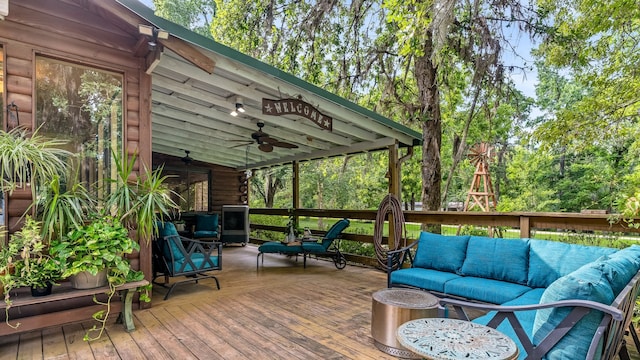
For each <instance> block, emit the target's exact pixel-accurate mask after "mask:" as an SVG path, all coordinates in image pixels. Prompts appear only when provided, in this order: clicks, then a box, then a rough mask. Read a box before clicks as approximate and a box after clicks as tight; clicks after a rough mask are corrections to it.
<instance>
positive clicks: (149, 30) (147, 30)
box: [138, 24, 169, 51]
mask: <svg viewBox="0 0 640 360" xmlns="http://www.w3.org/2000/svg"><path fill="white" fill-rule="evenodd" d="M138 33H140V34H141V35H146V36H148V37H149V42H148V45H149V51H153V50H155V49H156V46H157V45H158V39H162V40H166V39H168V38H169V32H168V31H166V30H162V29H158V28H157V27H155V26H149V25H144V24H138Z"/></svg>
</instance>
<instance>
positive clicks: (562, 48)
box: [536, 0, 640, 149]
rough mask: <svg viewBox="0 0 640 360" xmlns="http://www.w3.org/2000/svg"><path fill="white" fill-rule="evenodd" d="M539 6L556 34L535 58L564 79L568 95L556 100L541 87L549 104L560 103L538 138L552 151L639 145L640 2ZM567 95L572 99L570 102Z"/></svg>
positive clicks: (547, 1) (582, 0)
mask: <svg viewBox="0 0 640 360" xmlns="http://www.w3.org/2000/svg"><path fill="white" fill-rule="evenodd" d="M539 6H540V8H541V10H542V11H541V14H546V19H545V21H547V22H548V23H549V24H550V25H551V26H553V29H554V31H553V32H552V33H550V36H549V37H548V38H547V39H546V41H545V42H544V43H543V44H542V45H541V46H540V48H539V49H538V51H537V55H538V57H539V59H541V61H543V64H544V66H545V67H548V68H550V69H552V71H553V72H555V73H557V74H558V73H562V74H564V77H563V78H562V81H563V82H564V84H563V85H562V88H563V89H564V92H562V93H558V92H555V93H556V94H557V95H558V96H553V95H552V94H553V93H554V92H553V91H549V86H547V87H546V88H541V91H542V92H545V93H547V94H549V96H548V97H549V98H550V99H552V100H554V101H558V100H560V101H558V104H557V105H559V106H557V109H555V111H554V112H553V113H550V114H549V117H548V119H546V120H547V121H545V123H544V124H543V125H542V126H541V127H540V128H539V129H537V130H536V136H537V137H538V138H539V139H541V140H543V141H544V142H545V143H546V144H548V145H549V146H554V145H555V144H560V145H561V146H569V147H573V148H578V149H580V148H581V147H583V146H590V145H592V144H599V145H604V144H607V143H610V142H617V141H618V140H620V139H634V142H636V143H637V142H638V140H637V139H638V131H639V130H638V122H639V121H640V115H639V113H638V110H640V101H638V93H639V91H640V74H638V71H637V69H638V67H639V66H640V52H639V51H638V48H637V46H638V36H639V35H640V23H639V22H638V20H637V19H639V18H640V7H638V4H637V2H636V1H629V0H613V1H600V2H598V1H592V0H576V1H564V2H558V1H550V0H545V1H541V2H540V3H539ZM542 80H543V81H544V80H545V79H544V78H542ZM548 84H549V83H547V85H548ZM539 95H540V94H539ZM566 95H569V96H570V99H569V101H566V98H565V96H566Z"/></svg>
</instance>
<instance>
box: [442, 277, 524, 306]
mask: <svg viewBox="0 0 640 360" xmlns="http://www.w3.org/2000/svg"><path fill="white" fill-rule="evenodd" d="M530 290H531V288H529V287H527V286H525V285H520V284H514V283H510V282H505V281H501V280H493V279H485V278H479V277H473V276H465V277H460V278H458V279H453V280H451V281H447V282H446V283H445V284H444V293H445V294H447V295H455V296H462V297H465V298H469V299H474V300H478V301H483V302H488V303H492V304H502V303H505V302H507V301H510V300H513V299H515V298H517V297H518V296H520V295H522V294H524V293H526V292H528V291H530Z"/></svg>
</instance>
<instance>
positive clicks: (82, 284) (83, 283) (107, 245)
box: [50, 215, 149, 340]
mask: <svg viewBox="0 0 640 360" xmlns="http://www.w3.org/2000/svg"><path fill="white" fill-rule="evenodd" d="M139 249H140V246H139V245H138V243H136V242H135V241H133V240H132V239H131V238H129V236H128V231H127V229H126V228H125V227H124V226H123V225H122V223H121V222H120V221H119V220H118V219H115V218H113V217H111V216H108V215H100V216H95V218H94V219H93V220H91V221H89V222H88V223H87V224H86V225H84V226H82V227H81V228H79V229H75V230H72V231H70V232H69V233H68V234H67V235H65V236H62V237H61V238H60V239H55V240H53V242H52V244H51V250H50V251H51V254H52V256H54V257H55V258H56V260H57V261H59V262H60V264H61V266H62V268H63V270H64V271H63V273H62V276H63V277H69V278H70V280H71V283H72V286H74V287H76V288H90V287H99V286H105V285H108V286H109V289H108V290H107V291H106V295H107V300H106V301H99V300H98V299H97V298H95V297H94V301H95V302H96V303H98V304H101V305H105V307H106V310H101V311H98V312H96V313H94V314H93V318H94V319H95V320H97V321H98V322H99V324H100V325H99V327H98V326H94V327H93V328H92V329H90V330H89V331H88V332H87V334H86V335H85V340H95V339H98V338H100V336H101V335H102V333H103V332H104V327H105V325H106V320H107V318H108V316H109V313H110V310H111V300H112V298H113V296H114V295H115V293H116V291H117V289H118V286H120V285H122V284H124V283H127V282H130V281H138V280H142V279H143V278H144V274H143V273H142V272H141V271H136V270H133V269H131V266H130V264H129V261H128V259H127V258H126V254H131V253H132V252H133V251H137V250H139ZM100 274H103V275H102V276H103V278H102V279H101V278H100ZM139 290H142V291H143V293H142V295H141V296H140V299H141V300H143V301H147V300H148V299H149V297H148V290H149V288H144V289H139ZM94 331H97V332H98V335H97V336H95V337H91V336H90V334H91V333H92V332H94Z"/></svg>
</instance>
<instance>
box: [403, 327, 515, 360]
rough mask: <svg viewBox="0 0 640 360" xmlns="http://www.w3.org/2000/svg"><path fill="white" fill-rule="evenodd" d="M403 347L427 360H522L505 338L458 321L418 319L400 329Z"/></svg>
mask: <svg viewBox="0 0 640 360" xmlns="http://www.w3.org/2000/svg"><path fill="white" fill-rule="evenodd" d="M397 338H398V341H399V342H400V344H402V346H404V347H405V348H407V349H409V350H411V351H413V352H414V353H416V354H418V355H420V356H423V357H425V358H426V359H434V360H435V359H438V360H453V359H495V360H512V359H517V358H518V346H516V344H515V342H514V341H513V340H511V339H510V338H509V337H508V336H506V335H505V334H503V333H501V332H499V331H498V330H496V329H493V328H490V327H488V326H484V325H481V324H476V323H472V322H470V321H463V320H457V319H442V318H430V319H418V320H411V321H408V322H406V323H404V324H402V325H401V326H400V327H399V328H398V332H397Z"/></svg>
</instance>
